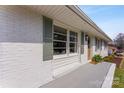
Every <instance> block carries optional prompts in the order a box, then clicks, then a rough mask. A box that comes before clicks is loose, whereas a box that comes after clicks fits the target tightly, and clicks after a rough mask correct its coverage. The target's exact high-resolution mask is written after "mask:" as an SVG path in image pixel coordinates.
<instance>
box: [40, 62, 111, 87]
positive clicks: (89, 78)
mask: <svg viewBox="0 0 124 93" xmlns="http://www.w3.org/2000/svg"><path fill="white" fill-rule="evenodd" d="M110 66H111V64H110V63H106V62H102V63H99V64H96V65H93V64H90V63H88V64H85V65H83V66H81V67H79V68H78V69H76V70H74V71H72V72H70V73H68V74H66V75H64V76H62V77H60V78H58V79H55V80H53V81H51V82H49V83H47V84H45V85H43V86H41V88H100V87H101V86H102V84H103V81H104V80H105V77H106V75H107V73H108V71H109V68H110Z"/></svg>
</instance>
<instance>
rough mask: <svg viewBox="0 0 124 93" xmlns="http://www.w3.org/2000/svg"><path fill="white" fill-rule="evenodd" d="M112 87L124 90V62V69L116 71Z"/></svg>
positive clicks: (123, 65)
mask: <svg viewBox="0 0 124 93" xmlns="http://www.w3.org/2000/svg"><path fill="white" fill-rule="evenodd" d="M112 87H113V88H124V60H122V67H121V68H116V70H115V74H114V80H113V84H112Z"/></svg>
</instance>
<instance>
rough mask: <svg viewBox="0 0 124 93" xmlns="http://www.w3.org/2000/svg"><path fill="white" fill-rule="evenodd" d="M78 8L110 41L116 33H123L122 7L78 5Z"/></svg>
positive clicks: (123, 16)
mask: <svg viewBox="0 0 124 93" xmlns="http://www.w3.org/2000/svg"><path fill="white" fill-rule="evenodd" d="M79 7H80V8H81V10H82V11H83V12H84V13H85V14H86V15H88V16H89V17H90V19H91V20H92V21H93V22H95V23H96V25H97V26H99V27H100V28H101V29H102V30H103V31H104V32H105V33H106V34H107V35H108V36H109V37H110V38H111V39H114V38H115V37H116V35H117V34H118V33H124V5H123V6H119V5H111V6H107V5H104V6H102V5H101V6H100V5H80V6H79Z"/></svg>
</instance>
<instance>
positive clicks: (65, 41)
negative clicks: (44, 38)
mask: <svg viewBox="0 0 124 93" xmlns="http://www.w3.org/2000/svg"><path fill="white" fill-rule="evenodd" d="M55 27H57V28H60V29H63V30H65V32H66V33H65V34H63V33H59V32H55ZM54 34H58V35H63V36H66V40H57V39H54ZM54 42H64V43H65V47H63V48H65V53H64V54H54V49H55V47H54ZM61 48H62V47H61ZM61 50H62V49H61ZM66 54H67V29H64V28H62V27H59V26H56V25H54V26H53V56H60V55H66Z"/></svg>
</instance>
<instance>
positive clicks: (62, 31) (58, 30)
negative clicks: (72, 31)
mask: <svg viewBox="0 0 124 93" xmlns="http://www.w3.org/2000/svg"><path fill="white" fill-rule="evenodd" d="M54 32H57V33H62V34H67V31H66V29H64V28H61V27H58V26H54Z"/></svg>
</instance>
